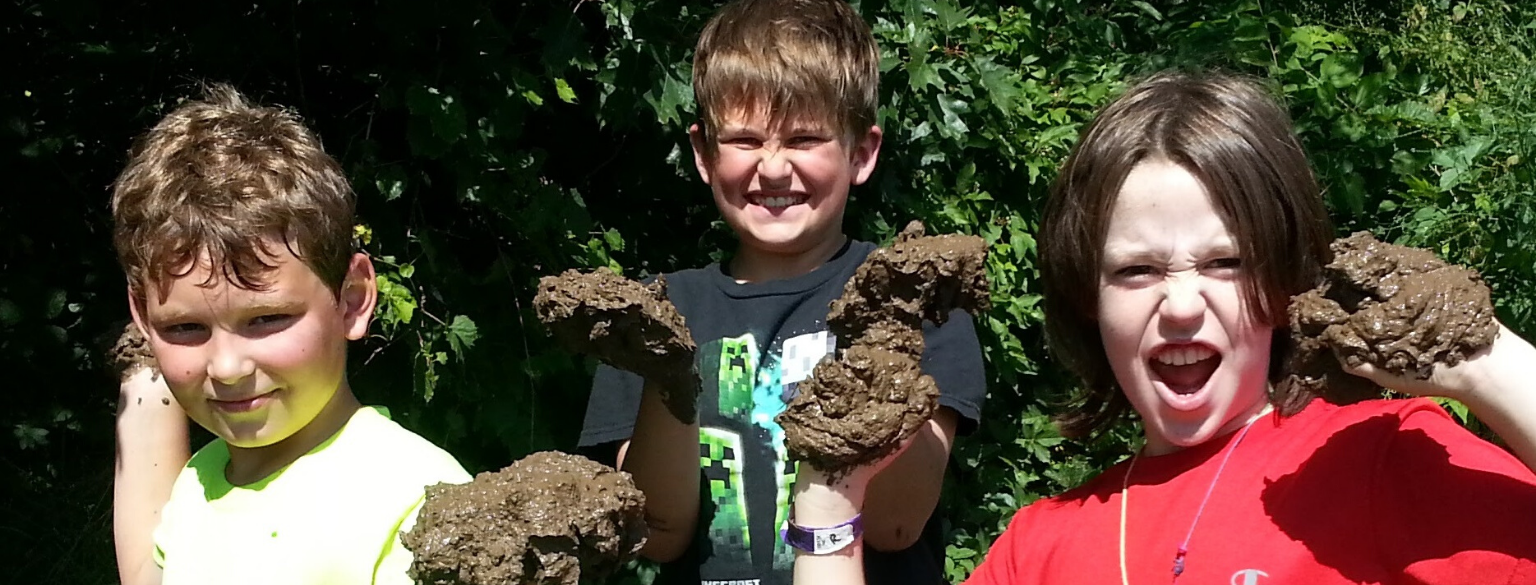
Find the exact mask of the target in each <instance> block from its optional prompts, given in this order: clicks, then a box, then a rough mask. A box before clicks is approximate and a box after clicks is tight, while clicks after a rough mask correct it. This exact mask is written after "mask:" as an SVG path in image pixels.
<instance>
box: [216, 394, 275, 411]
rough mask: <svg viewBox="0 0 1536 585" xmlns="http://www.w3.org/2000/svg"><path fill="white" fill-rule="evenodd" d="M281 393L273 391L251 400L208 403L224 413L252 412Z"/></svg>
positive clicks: (253, 397)
mask: <svg viewBox="0 0 1536 585" xmlns="http://www.w3.org/2000/svg"><path fill="white" fill-rule="evenodd" d="M280 391H281V390H273V391H271V392H268V393H266V394H261V395H258V396H252V397H250V398H245V399H241V400H221V399H217V398H210V399H209V400H208V402H209V403H210V404H212V405H213V407H214V408H217V409H219V410H222V411H224V412H250V411H253V410H256V409H258V408H261V407H262V406H265V405H266V404H267V403H268V402H270V401H271V400H272V397H273V396H274V395H276V394H277V393H278V392H280Z"/></svg>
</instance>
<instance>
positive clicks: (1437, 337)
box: [1288, 232, 1499, 402]
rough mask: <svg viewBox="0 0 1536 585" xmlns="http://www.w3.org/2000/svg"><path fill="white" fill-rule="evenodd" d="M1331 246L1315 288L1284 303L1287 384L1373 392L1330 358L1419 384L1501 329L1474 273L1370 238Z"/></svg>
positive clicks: (1357, 395) (1355, 396) (1331, 396)
mask: <svg viewBox="0 0 1536 585" xmlns="http://www.w3.org/2000/svg"><path fill="white" fill-rule="evenodd" d="M1330 247H1331V248H1332V250H1333V255H1334V258H1333V262H1331V263H1329V264H1328V266H1327V267H1325V269H1324V272H1325V281H1324V282H1323V284H1322V285H1320V286H1319V287H1317V288H1315V289H1312V290H1309V291H1307V292H1304V293H1302V294H1300V295H1297V296H1295V297H1293V298H1292V299H1291V304H1290V307H1289V311H1288V312H1289V316H1290V322H1291V339H1292V341H1293V342H1294V344H1295V347H1296V350H1295V352H1294V354H1293V357H1292V361H1291V365H1290V370H1289V376H1290V380H1289V382H1290V383H1292V384H1299V385H1301V387H1302V388H1304V389H1307V390H1310V391H1311V392H1312V393H1313V394H1317V395H1320V396H1322V397H1323V398H1324V399H1326V400H1329V401H1332V402H1354V401H1358V400H1362V399H1366V398H1371V397H1373V396H1377V395H1379V394H1380V391H1381V389H1380V388H1378V387H1377V386H1376V385H1375V384H1373V383H1371V382H1370V381H1369V380H1366V379H1365V378H1361V377H1358V376H1351V375H1349V374H1347V373H1345V372H1344V369H1343V368H1342V367H1341V366H1340V365H1339V362H1338V359H1335V358H1334V355H1333V354H1334V352H1337V354H1338V356H1339V357H1340V358H1342V359H1343V360H1344V361H1345V362H1346V363H1348V364H1349V365H1350V367H1358V366H1360V365H1363V364H1371V365H1372V366H1374V367H1376V368H1377V369H1380V370H1383V371H1387V372H1391V373H1393V374H1396V375H1399V376H1404V377H1412V378H1417V379H1421V380H1422V379H1427V378H1429V376H1430V374H1431V373H1433V372H1434V367H1435V364H1445V365H1447V366H1454V365H1456V364H1458V363H1461V361H1462V360H1464V359H1467V358H1468V357H1470V356H1471V355H1473V354H1475V353H1477V352H1479V351H1481V350H1483V349H1484V348H1487V347H1488V346H1490V345H1492V344H1493V340H1494V337H1496V336H1497V335H1498V332H1499V327H1498V323H1497V321H1496V320H1495V318H1494V312H1493V302H1492V300H1491V299H1490V296H1489V291H1488V287H1487V285H1485V284H1483V279H1482V277H1481V276H1480V275H1478V273H1477V272H1475V271H1473V270H1469V269H1467V268H1463V267H1460V266H1455V265H1451V264H1447V263H1446V262H1445V261H1443V260H1441V259H1439V258H1438V257H1436V256H1435V255H1434V254H1433V253H1430V252H1428V251H1425V250H1420V249H1417V248H1409V247H1405V246H1398V245H1394V244H1388V243H1385V242H1380V241H1377V240H1376V238H1375V237H1373V236H1372V235H1371V234H1370V233H1369V232H1358V233H1355V234H1354V235H1351V236H1349V237H1347V238H1341V239H1338V240H1335V241H1334V242H1333V244H1332V245H1331V246H1330Z"/></svg>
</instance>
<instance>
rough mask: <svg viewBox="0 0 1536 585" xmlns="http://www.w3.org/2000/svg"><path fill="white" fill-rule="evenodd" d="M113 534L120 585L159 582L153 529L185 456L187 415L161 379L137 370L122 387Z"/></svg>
mask: <svg viewBox="0 0 1536 585" xmlns="http://www.w3.org/2000/svg"><path fill="white" fill-rule="evenodd" d="M119 400H120V403H119V405H118V415H117V463H116V467H115V470H114V473H113V482H112V484H113V485H112V535H113V541H114V544H115V548H116V553H117V568H118V576H119V578H120V579H121V580H122V582H123V583H124V585H130V584H132V585H142V584H145V583H157V582H159V570H158V569H159V568H158V567H157V566H156V565H155V561H154V557H153V555H154V547H155V545H154V530H155V527H156V526H158V525H159V523H160V511H161V509H162V508H164V507H165V503H166V501H167V500H169V499H170V495H171V486H172V485H174V484H175V483H176V476H177V474H178V473H180V472H181V468H182V467H183V466H185V465H186V463H187V459H188V457H189V454H188V451H189V446H188V439H187V416H186V413H185V412H183V411H182V409H181V406H180V405H178V404H177V403H176V401H175V400H174V399H173V398H172V397H171V392H170V389H169V388H167V387H166V385H165V381H164V379H162V378H158V377H157V376H155V375H154V374H152V373H151V371H150V370H148V369H143V370H139V371H138V372H136V373H135V374H133V375H132V376H130V377H129V378H128V379H127V380H124V381H123V383H122V386H121V387H120V396H119Z"/></svg>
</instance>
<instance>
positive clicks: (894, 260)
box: [776, 222, 990, 474]
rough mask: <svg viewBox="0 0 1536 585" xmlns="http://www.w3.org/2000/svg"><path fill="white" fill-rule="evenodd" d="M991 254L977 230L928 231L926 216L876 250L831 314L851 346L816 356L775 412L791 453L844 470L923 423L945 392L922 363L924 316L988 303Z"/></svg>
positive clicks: (881, 452)
mask: <svg viewBox="0 0 1536 585" xmlns="http://www.w3.org/2000/svg"><path fill="white" fill-rule="evenodd" d="M986 253H987V246H986V242H985V241H983V240H982V239H981V238H979V237H976V236H964V235H942V236H924V235H923V225H922V224H921V223H918V222H912V223H911V224H909V225H908V226H907V228H906V229H904V230H902V232H901V234H900V235H898V236H897V238H896V241H895V242H894V243H893V244H892V245H891V246H890V247H886V248H880V249H878V250H875V251H874V252H871V253H870V255H869V257H868V258H866V259H865V260H864V263H863V264H862V265H860V266H859V269H858V270H857V271H856V272H855V273H854V275H853V278H851V279H849V281H848V284H847V285H846V286H845V287H844V289H843V295H842V296H841V297H839V298H838V299H837V300H835V301H833V302H832V304H831V307H830V311H829V312H828V314H827V325H828V327H829V328H830V329H831V330H832V333H833V334H834V335H836V336H837V339H838V344H839V345H840V346H845V349H843V350H842V352H841V354H840V355H839V356H838V357H837V358H836V359H824V360H823V361H822V362H821V363H820V364H817V366H816V369H815V370H814V371H813V372H812V375H811V378H810V379H808V380H806V381H804V382H801V383H800V385H799V387H798V389H797V390H798V394H797V395H796V396H795V398H794V399H793V400H791V401H790V403H789V405H788V406H787V407H786V408H785V410H784V412H782V413H780V414H779V416H778V418H777V419H776V420H777V421H778V422H779V425H780V426H782V427H783V428H784V444H785V447H786V448H787V449H788V450H789V452H790V457H791V458H793V459H795V460H798V461H806V462H809V463H810V464H811V465H813V466H815V467H816V468H817V469H821V470H824V471H828V472H831V473H833V474H836V473H838V472H842V471H846V470H848V469H850V468H853V467H856V466H858V465H862V464H864V463H868V462H871V461H875V460H878V459H880V458H881V457H884V456H885V455H887V454H889V453H890V452H891V451H892V450H894V449H895V448H896V447H897V446H899V445H900V444H901V441H903V440H905V439H906V438H907V437H910V436H912V434H913V433H916V432H917V431H918V429H920V428H922V426H923V424H925V423H926V422H927V420H928V418H929V417H931V416H932V415H933V410H934V409H935V408H937V406H938V397H939V391H938V387H937V385H936V384H935V383H934V381H933V378H931V377H929V376H927V375H924V374H923V373H922V371H921V369H920V368H919V367H918V364H919V360H920V359H921V358H922V355H923V332H922V326H923V321H925V320H926V321H931V322H934V323H938V324H942V323H944V322H945V321H946V320H947V318H948V316H949V314H950V313H951V312H952V311H954V310H955V309H963V310H965V311H968V312H971V313H977V312H980V311H984V310H986V309H987V308H988V306H989V298H990V297H989V294H990V293H989V291H988V286H987V276H986Z"/></svg>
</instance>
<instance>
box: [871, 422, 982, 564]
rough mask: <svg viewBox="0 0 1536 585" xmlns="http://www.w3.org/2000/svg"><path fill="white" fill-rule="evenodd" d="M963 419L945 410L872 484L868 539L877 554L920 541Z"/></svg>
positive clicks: (936, 501)
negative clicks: (960, 420)
mask: <svg viewBox="0 0 1536 585" xmlns="http://www.w3.org/2000/svg"><path fill="white" fill-rule="evenodd" d="M958 421H959V415H958V414H956V413H955V411H953V410H950V409H947V408H941V409H939V410H938V411H936V412H934V415H933V419H931V420H929V421H928V423H927V425H926V426H924V427H923V428H922V429H921V430H919V431H917V434H916V436H914V437H913V438H912V440H911V445H910V446H909V447H907V449H906V451H905V452H903V453H902V454H901V455H900V456H899V457H897V458H895V459H894V460H893V461H892V462H891V463H890V466H889V467H886V468H885V469H884V470H882V471H881V472H880V474H879V475H876V476H875V477H874V479H873V480H871V481H870V483H869V489H868V492H869V495H868V499H867V502H866V503H865V505H864V510H865V511H866V512H867V513H866V514H865V515H864V538H865V540H866V541H867V542H869V545H870V546H872V547H875V550H879V551H884V552H894V551H899V550H905V549H906V548H907V547H910V546H912V545H913V544H914V543H916V542H917V539H918V537H919V536H921V535H922V532H923V526H924V525H926V524H927V523H928V518H929V517H930V516H932V515H933V510H934V508H935V507H937V506H938V504H939V492H940V491H942V490H943V488H944V468H945V466H946V465H947V464H948V463H949V451H950V446H951V445H953V444H954V439H955V426H956V425H957V424H958Z"/></svg>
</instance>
